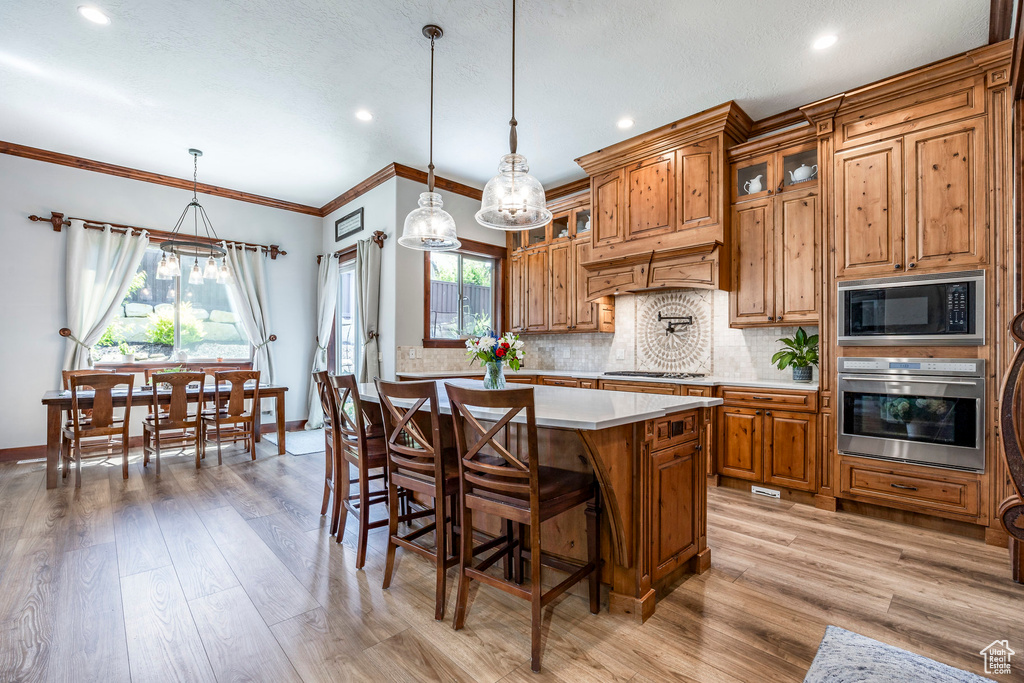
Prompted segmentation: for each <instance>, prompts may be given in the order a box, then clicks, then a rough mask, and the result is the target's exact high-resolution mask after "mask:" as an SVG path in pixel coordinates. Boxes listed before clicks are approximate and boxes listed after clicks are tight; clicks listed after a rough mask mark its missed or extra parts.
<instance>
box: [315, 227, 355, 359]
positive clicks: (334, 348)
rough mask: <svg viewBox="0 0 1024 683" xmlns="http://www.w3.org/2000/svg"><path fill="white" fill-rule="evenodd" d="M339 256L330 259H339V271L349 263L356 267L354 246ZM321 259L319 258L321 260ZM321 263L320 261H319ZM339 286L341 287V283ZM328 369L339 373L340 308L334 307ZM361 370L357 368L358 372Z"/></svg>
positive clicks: (328, 345) (339, 252)
mask: <svg viewBox="0 0 1024 683" xmlns="http://www.w3.org/2000/svg"><path fill="white" fill-rule="evenodd" d="M336 254H337V255H335V254H332V255H331V256H330V257H329V258H337V259H338V270H341V269H342V268H343V267H345V266H347V265H348V264H349V263H352V264H353V265H355V260H356V247H355V245H354V244H353V245H352V246H350V247H347V248H345V249H341V250H339V251H338V252H336ZM319 258H320V257H318V259H319ZM317 262H318V263H319V260H318V261H317ZM338 286H339V287H340V286H341V283H340V281H339V283H338ZM356 365H358V363H357V364H356ZM327 368H328V370H329V371H333V372H337V371H338V307H337V306H335V307H334V318H333V320H331V338H330V340H329V341H328V342H327ZM358 370H359V368H358V367H356V371H358Z"/></svg>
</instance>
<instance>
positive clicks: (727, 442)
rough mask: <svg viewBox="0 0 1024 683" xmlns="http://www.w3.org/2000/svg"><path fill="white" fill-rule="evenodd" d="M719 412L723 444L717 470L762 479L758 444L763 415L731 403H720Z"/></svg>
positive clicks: (727, 474) (719, 426)
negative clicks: (732, 405) (728, 404)
mask: <svg viewBox="0 0 1024 683" xmlns="http://www.w3.org/2000/svg"><path fill="white" fill-rule="evenodd" d="M718 411H719V412H718V417H719V420H718V430H719V433H720V434H721V444H722V445H721V447H720V448H719V449H718V473H719V474H724V475H726V476H729V477H736V478H738V479H750V480H751V481H761V467H762V465H763V464H764V457H763V450H764V449H763V448H762V443H761V430H762V428H763V427H762V420H763V419H764V417H763V416H762V415H761V411H760V410H755V409H754V408H733V407H731V406H723V407H721V408H719V409H718Z"/></svg>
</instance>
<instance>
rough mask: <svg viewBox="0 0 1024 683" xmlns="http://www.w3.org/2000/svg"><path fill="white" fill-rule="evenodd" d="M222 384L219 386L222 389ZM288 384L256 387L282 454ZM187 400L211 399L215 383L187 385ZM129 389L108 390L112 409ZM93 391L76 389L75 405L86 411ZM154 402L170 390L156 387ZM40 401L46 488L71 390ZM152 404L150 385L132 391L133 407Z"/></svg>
mask: <svg viewBox="0 0 1024 683" xmlns="http://www.w3.org/2000/svg"><path fill="white" fill-rule="evenodd" d="M224 386H225V385H222V392H223V391H225V389H223V387H224ZM255 389H256V387H255V385H254V384H252V383H251V382H248V383H246V385H245V389H244V395H245V398H252V397H253V393H254V392H255ZM286 391H288V387H286V386H282V385H277V384H261V385H260V386H259V397H260V399H264V398H269V399H273V401H274V413H275V416H276V418H277V452H278V455H284V453H285V422H284V417H285V404H284V399H285V392H286ZM186 393H187V396H188V400H189V402H200V401H201V402H206V401H212V400H213V399H214V385H213V384H206V385H204V386H202V387H189V388H188V389H187V391H186ZM127 396H128V392H127V390H125V389H121V390H115V391H112V392H111V398H112V402H113V405H114V407H115V408H123V407H124V406H125V405H126V403H127ZM92 399H93V392H92V391H79V392H78V407H79V408H80V409H82V410H87V409H89V408H91V407H92ZM157 401H158V402H159V403H160V405H165V404H168V403H170V401H171V390H170V389H169V388H168V389H158V390H157ZM42 403H43V405H44V406H46V488H48V489H52V488H56V486H57V479H58V465H59V460H60V438H61V427H62V426H63V422H64V414H65V413H70V411H71V392H70V391H69V390H66V389H65V390H59V389H55V390H52V391H47V392H46V393H45V394H43V399H42ZM152 403H153V390H152V388H150V387H149V386H145V385H144V386H141V387H138V388H136V389H135V390H134V391H133V392H132V401H131V404H132V406H133V407H134V406H146V405H152ZM259 440H260V430H259V429H257V430H256V441H259Z"/></svg>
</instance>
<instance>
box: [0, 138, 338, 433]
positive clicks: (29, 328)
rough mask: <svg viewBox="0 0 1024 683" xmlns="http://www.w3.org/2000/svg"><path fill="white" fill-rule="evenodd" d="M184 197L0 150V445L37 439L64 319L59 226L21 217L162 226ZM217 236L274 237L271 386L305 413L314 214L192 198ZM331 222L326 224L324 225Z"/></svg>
mask: <svg viewBox="0 0 1024 683" xmlns="http://www.w3.org/2000/svg"><path fill="white" fill-rule="evenodd" d="M189 198H190V195H189V193H188V192H187V191H185V190H178V189H174V188H170V187H164V186H161V185H153V184H150V183H144V182H140V181H135V180H128V179H125V178H117V177H114V176H109V175H104V174H100V173H93V172H90V171H82V170H79V169H74V168H69V167H66V166H57V165H54V164H47V163H44V162H40V161H33V160H30V159H21V158H18V157H13V156H9V155H3V154H0V244H3V245H4V247H5V253H4V254H3V255H2V256H0V264H2V265H0V377H3V378H4V381H3V387H2V390H0V448H14V447H19V446H34V445H39V444H43V443H45V441H46V420H45V418H46V415H45V410H44V409H43V407H42V405H41V404H40V402H39V399H40V398H41V397H42V395H43V393H44V392H45V391H47V390H49V389H55V388H58V387H59V386H60V369H61V362H62V360H63V357H64V344H65V340H64V339H63V338H62V337H60V336H58V334H57V330H59V329H60V328H61V327H64V326H65V324H66V319H65V307H64V257H65V243H66V234H67V233H66V232H61V233H60V234H57V233H55V232H53V230H52V229H51V228H50V225H49V223H32V222H29V221H28V220H27V216H29V215H30V214H37V215H39V216H44V217H49V215H50V212H51V211H60V212H63V213H64V214H66V215H68V216H80V217H83V218H90V219H97V220H109V221H112V222H115V223H125V224H131V225H138V226H142V227H151V228H157V229H163V230H170V229H171V228H173V227H174V222H175V221H176V220H177V218H178V216H179V215H180V214H181V210H182V209H183V208H184V206H185V204H186V203H187V202H188V200H189ZM200 201H202V203H203V206H204V207H205V208H206V210H207V213H208V214H209V216H210V219H211V220H212V221H213V224H214V227H215V228H216V229H217V232H218V234H219V235H221V236H222V237H225V238H227V239H237V240H243V241H247V242H258V243H262V244H279V245H281V246H282V248H284V249H285V250H286V251H287V252H288V255H287V256H280V257H278V258H277V260H274V261H268V262H267V279H268V281H269V285H270V290H271V296H270V306H271V310H270V315H271V330H270V331H271V332H272V333H274V334H276V335H277V337H278V340H277V341H276V342H274V358H275V361H276V370H277V377H276V381H277V383H279V384H284V385H286V386H287V387H288V394H287V400H286V405H287V409H286V411H285V414H286V417H287V419H288V420H303V419H305V417H306V392H307V389H308V378H309V368H310V364H311V363H312V358H313V354H312V346H313V341H312V339H313V330H314V327H315V311H316V299H315V291H316V256H315V255H316V253H317V250H318V247H319V246H320V243H321V235H320V227H321V219H320V218H319V217H316V216H307V215H304V214H298V213H294V212H291V211H283V210H280V209H272V208H268V207H264V206H258V205H255V204H249V203H245V202H239V201H234V200H231V199H224V198H220V197H209V196H202V197H200ZM331 225H332V227H333V222H332V223H331Z"/></svg>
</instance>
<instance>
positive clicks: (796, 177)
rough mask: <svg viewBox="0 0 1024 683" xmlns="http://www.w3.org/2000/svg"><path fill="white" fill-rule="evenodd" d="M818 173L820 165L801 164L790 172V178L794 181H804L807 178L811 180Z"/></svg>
mask: <svg viewBox="0 0 1024 683" xmlns="http://www.w3.org/2000/svg"><path fill="white" fill-rule="evenodd" d="M817 174H818V165H817V164H814V165H813V166H808V165H807V164H800V168H798V169H796V170H793V171H790V172H789V180H790V182H793V183H802V182H803V181H805V180H810V179H811V178H813V177H814V176H816V175H817Z"/></svg>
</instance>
